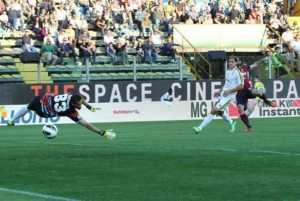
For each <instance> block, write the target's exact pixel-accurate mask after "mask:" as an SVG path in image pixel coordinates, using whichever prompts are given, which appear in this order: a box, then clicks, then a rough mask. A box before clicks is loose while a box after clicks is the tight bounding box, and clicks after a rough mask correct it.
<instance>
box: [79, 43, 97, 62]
mask: <svg viewBox="0 0 300 201" xmlns="http://www.w3.org/2000/svg"><path fill="white" fill-rule="evenodd" d="M77 47H78V49H79V57H80V58H81V59H82V63H83V64H84V65H86V64H88V63H87V62H88V60H89V61H90V62H91V63H92V64H95V63H96V47H95V44H93V43H92V42H91V41H89V40H87V39H86V38H83V39H82V40H78V43H77Z"/></svg>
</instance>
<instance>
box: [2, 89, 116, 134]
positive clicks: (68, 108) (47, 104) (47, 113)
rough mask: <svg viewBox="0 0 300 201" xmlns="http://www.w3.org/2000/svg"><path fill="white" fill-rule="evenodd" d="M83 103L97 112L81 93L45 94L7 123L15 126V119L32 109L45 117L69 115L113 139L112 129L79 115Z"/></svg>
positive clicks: (83, 124)
mask: <svg viewBox="0 0 300 201" xmlns="http://www.w3.org/2000/svg"><path fill="white" fill-rule="evenodd" d="M82 105H84V106H85V107H86V108H87V109H89V110H90V111H92V112H95V108H93V107H92V106H91V105H89V104H88V103H87V102H86V101H85V100H84V98H83V97H82V96H81V95H79V94H60V95H53V94H47V95H44V96H36V97H34V98H33V100H32V101H31V102H30V103H29V104H28V105H27V106H25V107H23V108H21V109H20V110H19V111H18V112H17V113H16V114H15V115H14V117H13V118H12V119H11V120H9V121H8V123H7V125H8V126H14V125H15V121H16V120H17V119H18V118H20V117H22V116H24V115H25V114H26V113H27V112H29V110H32V111H34V112H35V113H36V114H37V115H39V116H40V117H44V118H51V117H55V116H66V117H69V118H70V119H72V120H73V121H74V122H76V123H78V124H80V125H82V126H84V127H86V128H87V129H89V130H90V131H93V132H95V133H97V134H99V135H101V136H104V137H105V138H108V139H113V138H114V137H115V136H116V135H115V133H114V132H113V131H112V130H103V129H99V128H97V127H95V126H94V125H92V124H90V123H89V122H87V121H86V120H84V119H83V118H82V117H81V116H79V114H78V111H77V110H80V109H81V107H82Z"/></svg>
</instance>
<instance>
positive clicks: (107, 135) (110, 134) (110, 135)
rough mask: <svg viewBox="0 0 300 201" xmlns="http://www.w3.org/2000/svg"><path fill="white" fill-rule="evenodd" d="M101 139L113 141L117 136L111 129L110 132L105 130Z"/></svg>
mask: <svg viewBox="0 0 300 201" xmlns="http://www.w3.org/2000/svg"><path fill="white" fill-rule="evenodd" d="M103 137H105V138H106V139H108V140H113V139H115V138H116V137H117V135H116V133H115V132H114V131H113V130H112V129H110V130H105V132H104V134H103Z"/></svg>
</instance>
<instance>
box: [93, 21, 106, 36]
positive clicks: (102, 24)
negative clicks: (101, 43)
mask: <svg viewBox="0 0 300 201" xmlns="http://www.w3.org/2000/svg"><path fill="white" fill-rule="evenodd" d="M95 27H96V30H97V31H100V33H101V35H102V36H104V30H105V27H106V22H105V19H104V17H100V16H99V17H97V19H96V20H95Z"/></svg>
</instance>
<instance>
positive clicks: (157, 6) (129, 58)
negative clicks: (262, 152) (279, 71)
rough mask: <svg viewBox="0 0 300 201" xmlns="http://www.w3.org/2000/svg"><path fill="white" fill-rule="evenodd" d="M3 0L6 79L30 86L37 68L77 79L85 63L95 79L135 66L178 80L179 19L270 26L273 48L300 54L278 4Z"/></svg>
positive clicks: (0, 73) (127, 72)
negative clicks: (175, 37)
mask: <svg viewBox="0 0 300 201" xmlns="http://www.w3.org/2000/svg"><path fill="white" fill-rule="evenodd" d="M0 2H1V3H0V4H1V9H0V80H1V81H18V82H20V81H24V82H26V83H30V82H32V81H34V80H36V79H38V77H37V76H38V75H37V74H38V73H37V72H38V70H40V71H41V74H40V75H39V76H40V77H39V79H41V80H43V81H44V82H52V81H54V82H55V81H63V80H70V81H71V80H72V81H78V80H80V78H81V77H85V68H86V67H85V66H86V65H88V66H90V75H91V80H108V79H113V80H115V79H119V80H128V79H132V77H133V69H134V68H133V66H134V65H135V66H136V68H137V78H138V79H174V78H178V77H179V74H180V72H179V67H178V64H179V56H175V47H176V44H173V43H172V33H173V30H172V27H173V24H180V23H184V24H212V23H214V24H220V23H222V24H232V23H242V24H253V23H264V24H268V25H269V27H270V33H269V34H270V37H274V38H275V39H276V43H275V44H274V46H273V47H279V46H281V47H287V48H286V51H288V52H295V53H292V54H294V58H295V61H297V55H299V54H298V52H299V48H298V42H297V39H296V37H295V38H294V37H293V36H292V38H291V39H290V40H289V41H287V40H281V39H282V37H281V36H282V35H283V34H284V33H285V32H288V31H292V32H293V33H294V32H296V29H295V27H293V26H290V25H289V24H288V22H287V21H286V15H285V14H284V12H283V6H282V2H280V1H260V0H259V1H252V0H249V1H242V0H240V1H231V0H221V1H206V0H203V1H189V0H179V1H172V0H169V1H154V0H129V1H116V0H109V1H101V0H92V1H85V0H80V1H78V2H77V1H74V0H40V1H34V0H0ZM274 33H277V34H274ZM278 35H279V37H280V38H278ZM295 35H296V34H295ZM110 45H111V46H110ZM275 49H276V48H274V50H275ZM277 49H278V48H277ZM282 49H284V48H281V50H282ZM24 51H28V52H33V53H39V54H40V57H41V58H40V62H31V63H30V62H29V63H26V64H25V63H24V62H22V61H21V60H20V55H21V53H22V52H24ZM183 68H184V73H183V79H192V77H193V76H192V74H191V73H190V70H189V66H188V65H184V64H183ZM297 70H298V69H297Z"/></svg>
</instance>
